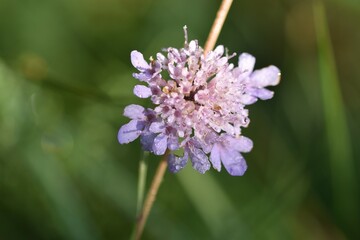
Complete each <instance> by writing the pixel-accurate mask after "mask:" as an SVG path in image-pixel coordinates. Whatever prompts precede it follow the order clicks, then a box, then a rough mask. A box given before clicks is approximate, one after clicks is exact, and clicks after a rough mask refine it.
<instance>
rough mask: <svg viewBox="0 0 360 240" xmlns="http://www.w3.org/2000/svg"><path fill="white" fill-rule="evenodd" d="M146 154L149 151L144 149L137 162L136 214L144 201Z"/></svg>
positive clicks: (147, 154)
mask: <svg viewBox="0 0 360 240" xmlns="http://www.w3.org/2000/svg"><path fill="white" fill-rule="evenodd" d="M148 156H149V152H146V151H144V152H143V154H142V158H141V160H140V162H139V179H138V191H137V195H138V196H137V205H136V214H139V213H140V211H141V208H142V205H143V201H144V194H145V185H146V175H147V158H148Z"/></svg>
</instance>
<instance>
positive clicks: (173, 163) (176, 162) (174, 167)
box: [168, 152, 189, 173]
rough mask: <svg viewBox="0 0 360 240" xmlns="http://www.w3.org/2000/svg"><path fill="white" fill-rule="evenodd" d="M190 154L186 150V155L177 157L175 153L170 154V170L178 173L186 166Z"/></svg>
mask: <svg viewBox="0 0 360 240" xmlns="http://www.w3.org/2000/svg"><path fill="white" fill-rule="evenodd" d="M188 158H189V155H188V153H187V152H184V156H182V157H176V156H175V155H174V154H170V155H169V157H168V164H169V170H170V171H171V172H172V173H177V172H178V171H180V170H181V169H183V168H184V167H185V165H186V164H187V162H188Z"/></svg>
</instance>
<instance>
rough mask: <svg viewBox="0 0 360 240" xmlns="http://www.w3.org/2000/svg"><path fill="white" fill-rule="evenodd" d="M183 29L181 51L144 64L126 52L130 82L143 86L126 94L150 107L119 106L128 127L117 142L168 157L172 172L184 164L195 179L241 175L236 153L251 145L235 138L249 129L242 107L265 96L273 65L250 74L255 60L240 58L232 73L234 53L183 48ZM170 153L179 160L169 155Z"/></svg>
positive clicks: (273, 78)
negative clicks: (213, 173) (224, 172)
mask: <svg viewBox="0 0 360 240" xmlns="http://www.w3.org/2000/svg"><path fill="white" fill-rule="evenodd" d="M184 30H185V44H184V47H183V48H180V49H176V48H172V47H169V48H166V49H164V50H163V53H157V55H156V58H155V59H154V58H150V62H149V63H148V62H147V61H145V59H144V57H143V55H142V54H141V53H140V52H138V51H132V52H131V63H132V64H133V66H134V67H135V68H137V70H138V71H139V73H134V74H133V76H134V78H136V79H138V80H140V81H141V82H143V83H144V85H143V84H141V85H136V86H135V87H134V94H135V95H136V96H138V97H139V98H150V99H151V101H152V103H153V104H154V105H155V107H154V109H145V108H143V107H141V106H139V105H129V106H127V107H126V108H125V110H124V115H125V116H127V117H129V118H130V119H131V121H130V122H129V123H127V124H125V125H123V126H122V127H121V128H120V130H119V134H118V139H119V142H120V143H129V142H131V141H134V140H135V139H136V138H138V137H139V136H140V138H141V144H142V146H143V148H144V150H146V151H150V152H153V153H154V154H156V155H163V154H164V153H165V151H166V150H169V151H170V154H169V157H168V163H169V169H170V171H172V172H178V171H179V170H180V169H182V168H183V167H184V166H185V165H186V163H187V161H188V159H190V160H191V162H192V166H193V167H194V168H195V169H196V170H197V171H199V172H200V173H205V172H206V171H207V170H209V169H210V166H211V165H212V166H213V168H215V169H216V170H218V171H220V170H221V165H224V167H225V169H226V170H227V171H228V172H229V174H231V175H234V176H241V175H243V174H244V172H245V171H246V169H247V165H246V162H245V159H244V158H243V156H242V154H241V153H244V152H249V151H251V149H252V146H253V143H252V141H251V140H250V139H249V138H247V137H244V136H243V135H242V133H241V129H242V128H244V127H247V126H248V125H249V123H250V120H249V113H248V110H247V109H246V106H247V105H249V104H253V103H254V102H256V101H257V100H258V99H261V100H267V99H270V98H272V97H273V94H274V93H273V92H272V91H270V90H268V89H266V87H268V86H275V85H277V84H278V83H279V81H280V71H279V69H278V68H277V67H275V66H269V67H265V68H262V69H260V70H255V71H254V70H253V69H254V65H255V58H254V57H253V56H251V55H250V54H248V53H242V54H241V55H240V56H239V62H238V66H234V65H233V64H231V63H229V59H230V58H232V57H234V54H233V55H231V56H228V55H227V54H225V55H224V47H223V46H218V47H216V48H215V49H214V50H213V51H210V52H208V53H207V54H206V55H205V54H204V51H203V49H202V48H201V47H200V46H199V45H198V42H197V40H192V41H190V42H189V43H188V41H187V34H186V28H184ZM178 149H182V150H183V154H182V155H181V156H177V155H175V154H174V151H175V150H178Z"/></svg>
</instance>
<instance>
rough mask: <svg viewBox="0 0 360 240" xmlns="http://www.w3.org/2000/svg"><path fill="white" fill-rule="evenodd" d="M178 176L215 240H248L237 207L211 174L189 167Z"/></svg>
mask: <svg viewBox="0 0 360 240" xmlns="http://www.w3.org/2000/svg"><path fill="white" fill-rule="evenodd" d="M176 176H178V179H179V180H180V183H181V184H182V186H183V187H184V189H185V192H186V193H187V194H188V196H189V198H190V200H191V201H192V203H193V204H194V206H195V208H196V210H197V211H198V213H199V214H200V216H201V218H202V219H203V220H204V222H205V224H206V225H207V227H208V228H209V230H210V232H211V234H212V235H213V237H214V239H236V237H239V236H242V238H243V239H247V237H246V235H247V234H246V233H245V232H244V231H245V229H244V227H243V224H242V223H241V222H240V220H239V218H238V213H237V212H236V207H235V206H234V205H233V204H232V203H231V201H230V199H229V197H228V196H227V195H226V193H225V192H224V191H223V190H222V187H221V186H220V185H219V184H218V183H217V181H216V180H215V179H214V177H213V176H211V174H210V173H206V174H203V175H202V174H199V173H198V172H196V171H195V170H194V169H192V168H191V167H190V166H187V167H186V168H184V169H183V170H181V172H179V173H178V174H177V175H176ZM234 229H236V230H237V231H233V230H234ZM235 235H236V236H235Z"/></svg>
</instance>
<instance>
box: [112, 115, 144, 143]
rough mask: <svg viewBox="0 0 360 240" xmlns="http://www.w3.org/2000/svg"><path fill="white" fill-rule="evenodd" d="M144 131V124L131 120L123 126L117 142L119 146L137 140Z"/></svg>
mask: <svg viewBox="0 0 360 240" xmlns="http://www.w3.org/2000/svg"><path fill="white" fill-rule="evenodd" d="M143 129H144V122H142V121H138V120H131V121H130V122H129V123H127V124H125V125H123V126H122V127H121V128H120V130H119V132H118V140H119V143H120V144H124V143H129V142H132V141H134V140H135V139H137V138H138V137H139V136H140V134H141V132H142V130H143Z"/></svg>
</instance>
